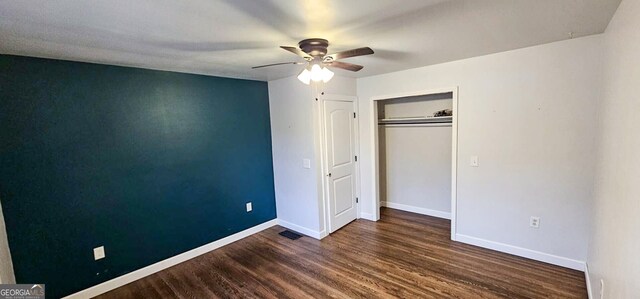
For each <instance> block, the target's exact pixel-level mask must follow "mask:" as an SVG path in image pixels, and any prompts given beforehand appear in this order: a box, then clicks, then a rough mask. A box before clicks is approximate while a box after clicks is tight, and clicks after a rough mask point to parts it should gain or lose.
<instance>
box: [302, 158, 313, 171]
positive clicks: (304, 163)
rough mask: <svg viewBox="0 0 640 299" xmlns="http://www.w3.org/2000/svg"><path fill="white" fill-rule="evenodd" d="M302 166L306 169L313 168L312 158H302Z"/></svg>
mask: <svg viewBox="0 0 640 299" xmlns="http://www.w3.org/2000/svg"><path fill="white" fill-rule="evenodd" d="M302 167H304V168H306V169H311V160H310V159H302Z"/></svg>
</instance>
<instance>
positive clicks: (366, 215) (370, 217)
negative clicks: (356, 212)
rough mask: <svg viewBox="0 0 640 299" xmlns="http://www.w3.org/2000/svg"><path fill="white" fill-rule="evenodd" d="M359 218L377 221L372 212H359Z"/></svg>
mask: <svg viewBox="0 0 640 299" xmlns="http://www.w3.org/2000/svg"><path fill="white" fill-rule="evenodd" d="M360 219H365V220H369V221H378V220H377V219H376V217H375V216H374V215H373V214H370V213H365V212H360Z"/></svg>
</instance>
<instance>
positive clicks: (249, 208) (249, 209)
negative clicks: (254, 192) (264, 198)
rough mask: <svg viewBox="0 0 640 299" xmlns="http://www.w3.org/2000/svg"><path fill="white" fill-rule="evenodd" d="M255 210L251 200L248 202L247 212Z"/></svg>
mask: <svg viewBox="0 0 640 299" xmlns="http://www.w3.org/2000/svg"><path fill="white" fill-rule="evenodd" d="M252 210H253V205H251V202H248V203H247V212H251V211H252Z"/></svg>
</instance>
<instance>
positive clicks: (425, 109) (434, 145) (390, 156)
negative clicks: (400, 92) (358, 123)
mask: <svg viewBox="0 0 640 299" xmlns="http://www.w3.org/2000/svg"><path fill="white" fill-rule="evenodd" d="M377 105H378V121H379V122H380V120H382V119H397V118H408V117H425V116H428V115H433V113H434V112H436V111H439V110H443V109H452V108H453V102H452V93H444V94H434V95H424V96H415V97H406V98H395V99H387V100H381V101H378V103H377ZM378 147H379V149H378V151H379V157H380V161H379V175H380V178H379V179H380V185H379V187H380V203H381V206H387V207H390V208H397V209H401V210H407V211H411V212H417V213H421V214H427V215H431V216H436V217H442V218H450V215H451V163H452V161H451V159H452V155H451V151H452V127H451V122H446V123H428V124H425V123H421V124H381V123H380V124H379V125H378Z"/></svg>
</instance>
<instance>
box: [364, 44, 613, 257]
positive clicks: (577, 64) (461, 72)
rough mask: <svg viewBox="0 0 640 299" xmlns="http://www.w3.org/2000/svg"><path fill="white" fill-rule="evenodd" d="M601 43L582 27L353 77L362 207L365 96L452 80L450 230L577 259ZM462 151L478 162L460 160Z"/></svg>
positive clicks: (368, 203)
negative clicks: (454, 132)
mask: <svg viewBox="0 0 640 299" xmlns="http://www.w3.org/2000/svg"><path fill="white" fill-rule="evenodd" d="M601 44H602V36H601V35H597V36H590V37H585V38H579V39H573V40H567V41H562V42H557V43H551V44H545V45H540V46H535V47H530V48H524V49H519V50H514V51H509V52H503V53H498V54H493V55H487V56H481V57H475V58H471V59H466V60H460V61H455V62H451V63H445V64H439V65H433V66H427V67H421V68H416V69H411V70H406V71H401V72H395V73H390V74H385V75H379V76H373V77H366V78H361V79H358V80H357V86H358V97H359V99H360V105H359V113H360V115H361V117H360V119H359V121H360V123H359V124H360V134H361V135H360V138H361V143H360V144H361V150H360V154H361V158H362V160H361V161H362V163H361V165H362V168H361V173H362V199H363V200H362V201H361V202H362V206H361V209H362V212H363V214H373V213H374V210H373V202H372V198H373V194H372V190H373V186H372V184H373V178H374V174H373V171H372V169H371V166H372V163H371V159H372V153H371V138H372V136H371V124H372V119H371V115H370V114H371V111H372V109H371V105H372V102H371V100H370V99H371V97H373V96H379V95H385V94H395V93H402V92H411V91H420V90H428V89H436V88H444V87H451V86H459V107H458V108H459V113H458V114H459V130H458V132H459V139H458V147H459V149H458V161H459V162H458V207H457V211H458V214H457V216H458V223H457V225H458V234H462V235H465V236H467V237H469V238H466V240H467V241H468V240H476V241H477V242H476V243H482V244H484V246H489V245H491V246H493V247H494V248H498V249H500V250H505V249H508V251H511V252H514V253H518V254H523V253H524V254H525V255H528V256H535V257H537V258H539V259H546V260H547V261H550V262H554V263H559V264H564V265H568V266H570V267H574V268H580V266H581V265H582V264H581V262H582V261H585V260H586V255H587V251H586V247H587V239H588V223H589V214H590V209H589V206H590V200H591V197H592V191H593V190H592V189H593V188H592V184H593V175H592V174H593V171H594V167H595V163H594V158H595V152H594V148H595V140H594V139H595V138H594V135H595V134H594V132H595V130H596V122H595V121H594V119H595V116H596V101H597V100H598V95H599V92H598V86H600V82H601V81H600V80H601V60H602V57H601V56H602V47H601ZM472 155H478V156H479V158H480V159H479V160H480V167H477V168H472V167H469V157H470V156H472ZM530 216H539V217H540V219H541V226H540V228H539V229H533V228H530V227H529V217H530ZM488 244H489V245H488Z"/></svg>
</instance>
